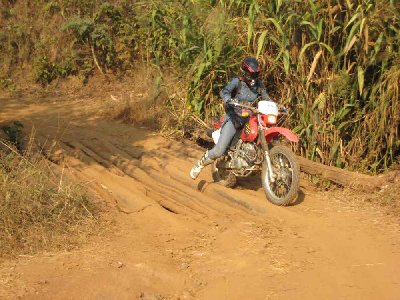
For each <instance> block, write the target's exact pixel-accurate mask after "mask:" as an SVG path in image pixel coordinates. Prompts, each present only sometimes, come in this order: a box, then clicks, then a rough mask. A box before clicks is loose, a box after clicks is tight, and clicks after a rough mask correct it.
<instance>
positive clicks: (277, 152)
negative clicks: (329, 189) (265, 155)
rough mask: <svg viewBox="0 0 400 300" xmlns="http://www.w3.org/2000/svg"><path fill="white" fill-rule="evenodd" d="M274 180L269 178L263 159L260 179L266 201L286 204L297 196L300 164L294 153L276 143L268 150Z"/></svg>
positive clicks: (266, 165) (280, 204)
mask: <svg viewBox="0 0 400 300" xmlns="http://www.w3.org/2000/svg"><path fill="white" fill-rule="evenodd" d="M269 156H270V159H271V165H272V169H273V173H274V175H275V182H271V181H270V178H269V173H268V172H269V171H268V164H267V163H266V162H265V161H264V163H263V166H262V172H261V181H262V186H263V188H264V191H265V194H266V196H267V199H268V201H270V202H271V203H273V204H275V205H279V206H287V205H289V204H290V203H292V202H293V201H294V200H295V199H296V198H297V196H298V190H299V181H300V165H299V162H298V161H297V159H296V156H295V154H294V153H293V152H292V151H291V150H290V149H289V148H288V147H286V146H282V145H277V146H274V147H272V149H271V150H270V151H269Z"/></svg>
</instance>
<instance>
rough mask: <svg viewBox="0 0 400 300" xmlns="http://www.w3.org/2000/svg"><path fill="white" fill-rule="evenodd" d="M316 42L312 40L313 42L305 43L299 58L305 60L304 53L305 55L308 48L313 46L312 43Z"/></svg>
mask: <svg viewBox="0 0 400 300" xmlns="http://www.w3.org/2000/svg"><path fill="white" fill-rule="evenodd" d="M316 43H317V42H311V43H308V44H305V45H304V46H303V48H301V50H300V53H299V60H300V61H302V60H303V55H304V53H305V52H306V50H307V49H308V48H309V47H311V46H312V45H315V44H316Z"/></svg>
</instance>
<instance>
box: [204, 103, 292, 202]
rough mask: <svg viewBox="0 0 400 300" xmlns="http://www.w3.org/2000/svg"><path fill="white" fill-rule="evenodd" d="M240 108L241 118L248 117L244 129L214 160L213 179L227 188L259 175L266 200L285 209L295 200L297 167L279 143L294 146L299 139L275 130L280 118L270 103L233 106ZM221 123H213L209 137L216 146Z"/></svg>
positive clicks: (273, 105)
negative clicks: (258, 173) (293, 143)
mask: <svg viewBox="0 0 400 300" xmlns="http://www.w3.org/2000/svg"><path fill="white" fill-rule="evenodd" d="M233 105H235V106H239V107H241V108H242V116H243V117H247V116H249V115H250V117H249V120H248V122H247V123H246V124H245V125H244V127H243V129H242V130H240V131H238V133H237V134H236V135H235V137H234V138H233V140H232V142H231V145H230V146H229V148H228V151H227V153H226V154H225V155H224V156H222V157H220V158H218V159H217V160H215V162H214V164H213V166H212V177H213V179H214V181H215V182H218V183H220V184H222V185H224V186H226V187H233V186H234V185H235V184H236V180H237V177H248V176H249V175H251V174H253V173H254V172H258V171H261V181H262V186H263V188H264V190H265V194H266V196H267V199H268V200H269V201H270V202H272V203H273V204H276V205H282V206H285V205H288V204H290V203H291V202H292V201H294V200H295V199H296V198H297V195H298V189H299V177H300V166H299V163H298V161H297V159H296V156H295V154H294V153H293V152H292V151H291V150H290V149H289V148H288V147H286V146H284V145H282V144H280V143H279V142H278V141H279V140H280V139H281V138H282V137H284V138H286V139H287V140H289V141H290V142H295V143H297V142H298V141H299V138H298V137H297V136H296V135H295V134H294V133H293V132H292V131H290V130H289V129H287V128H284V127H278V126H276V125H277V121H278V118H279V117H280V116H281V115H282V113H280V112H279V110H278V106H277V105H276V103H275V102H272V101H259V102H258V107H257V108H253V107H251V106H248V105H245V104H240V103H233ZM222 121H223V120H219V121H217V122H215V123H214V129H215V131H213V132H212V133H210V135H211V136H212V138H213V140H214V142H215V143H217V142H218V138H219V134H220V131H221V124H222Z"/></svg>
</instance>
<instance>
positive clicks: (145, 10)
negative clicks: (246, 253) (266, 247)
mask: <svg viewBox="0 0 400 300" xmlns="http://www.w3.org/2000/svg"><path fill="white" fill-rule="evenodd" d="M23 3H24V2H23V1H19V0H17V1H13V2H7V3H6V6H5V7H4V8H3V11H4V13H3V14H5V15H6V16H7V18H5V20H4V21H3V22H5V24H4V25H5V26H4V28H6V31H5V34H4V33H2V34H0V40H1V41H2V45H1V47H2V51H4V52H5V53H9V55H8V56H5V57H4V58H0V63H3V64H5V65H7V66H14V65H18V64H20V65H23V63H24V58H25V59H27V58H26V57H28V56H29V55H31V57H34V58H35V59H34V61H36V62H39V63H38V65H39V66H40V68H38V70H39V72H36V74H37V78H39V79H38V80H39V82H42V83H46V82H49V81H51V80H52V79H54V78H55V77H59V76H60V75H61V72H60V71H59V68H60V66H64V64H63V63H64V62H65V61H69V64H68V65H69V66H70V67H69V68H65V70H66V71H65V72H63V73H62V74H63V76H64V77H65V76H68V75H69V74H76V75H79V76H80V77H82V79H83V81H87V80H88V78H89V77H90V76H92V74H94V73H95V68H97V69H98V70H99V71H100V72H101V73H104V74H108V73H111V72H112V73H115V74H124V72H126V71H130V70H134V69H135V62H137V61H140V62H143V61H144V62H147V63H149V64H155V65H157V66H159V67H160V68H161V69H164V70H171V68H172V69H173V70H174V71H175V72H176V73H177V74H178V78H177V81H178V82H179V84H178V85H177V87H176V89H184V90H185V91H186V101H187V106H188V107H189V108H190V109H191V110H192V111H193V113H195V114H197V115H198V116H199V117H202V118H204V119H208V118H209V117H210V116H213V115H216V114H217V113H220V112H221V108H220V106H219V103H220V100H219V96H218V92H219V90H220V89H221V88H222V86H223V85H224V84H226V82H227V81H228V80H230V78H231V77H232V76H234V75H235V73H236V72H237V67H238V66H237V64H238V62H239V61H240V59H241V58H242V57H243V56H244V55H254V56H256V57H257V58H258V59H259V60H260V61H261V62H262V64H263V66H264V70H265V72H264V73H263V79H264V81H265V83H266V85H267V87H268V90H269V93H270V94H271V95H272V96H273V97H274V98H276V99H277V100H278V101H279V102H280V103H282V104H284V105H285V106H287V107H289V108H290V111H291V112H292V113H291V116H290V118H289V119H288V124H287V125H288V126H290V127H292V128H294V129H295V131H296V132H297V133H298V134H299V135H300V137H301V145H300V147H299V149H298V150H299V152H300V153H301V154H302V155H303V156H306V157H308V158H310V159H313V160H318V161H321V162H323V163H325V164H328V165H335V166H339V167H346V168H350V169H357V170H362V171H365V172H372V173H375V172H379V171H381V170H383V169H385V168H387V167H388V166H389V165H390V164H391V163H393V162H394V161H396V159H397V157H398V156H399V153H400V148H399V145H400V142H399V127H400V125H399V122H400V120H399V118H400V117H399V113H398V112H399V111H400V107H399V106H400V104H399V102H400V101H399V88H398V87H399V83H400V82H399V81H400V75H399V62H400V49H399V45H400V34H399V31H400V30H399V28H400V17H399V16H400V3H399V2H398V1H386V2H385V1H376V0H355V1H347V0H346V1H339V0H329V1H328V0H307V1H299V0H288V1H282V0H271V1H267V0H240V1H234V0H219V1H197V0H179V1H161V0H150V1H129V0H120V1H115V0H113V1H111V0H109V1H89V0H83V1H77V0H54V1H44V0H38V1H35V2H33V4H32V3H31V4H23ZM18 5H19V6H18ZM22 6H23V7H25V8H29V11H32V10H33V11H41V12H45V14H46V18H47V19H48V22H52V24H54V26H53V27H54V28H56V30H57V31H50V32H51V33H53V34H55V35H58V36H59V38H58V39H57V41H61V44H60V45H56V43H55V42H50V43H48V44H46V45H48V47H47V49H45V51H42V52H39V51H38V52H37V53H35V51H34V50H32V44H35V43H36V42H35V40H34V38H33V37H34V33H33V32H34V29H31V27H32V26H26V25H25V24H24V23H23V22H21V20H20V19H18V18H19V15H18V14H13V13H12V12H13V11H15V8H17V7H18V8H21V7H22ZM34 8H37V9H36V10H35V9H34ZM29 16H30V15H29V14H26V16H25V18H29ZM30 22H32V23H34V22H33V20H31V21H30ZM0 23H1V21H0ZM59 29H61V31H60V30H59ZM36 30H42V29H39V28H36ZM48 34H49V33H48ZM54 48H56V49H59V48H63V49H67V51H55V49H54ZM32 53H34V54H36V56H35V55H32ZM52 53H56V55H51V54H52ZM28 54H29V55H28ZM6 57H11V58H8V59H6ZM44 58H46V59H44ZM10 68H11V67H10ZM46 84H47V83H46ZM174 94H175V93H174Z"/></svg>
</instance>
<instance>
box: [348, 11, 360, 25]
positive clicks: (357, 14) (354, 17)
mask: <svg viewBox="0 0 400 300" xmlns="http://www.w3.org/2000/svg"><path fill="white" fill-rule="evenodd" d="M359 15H360V14H359V13H356V14H355V15H354V16H353V17H352V18H351V19H350V21H349V22H347V24H346V26H345V27H344V29H346V28H347V27H349V26H350V25H351V24H352V23H353V22H354V21H355V20H356V19H357V18H358V17H359Z"/></svg>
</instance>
